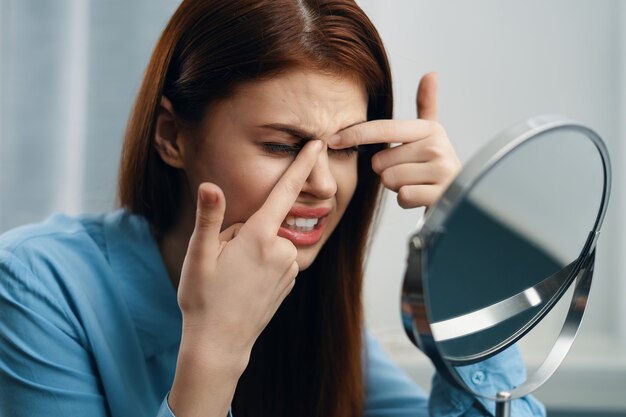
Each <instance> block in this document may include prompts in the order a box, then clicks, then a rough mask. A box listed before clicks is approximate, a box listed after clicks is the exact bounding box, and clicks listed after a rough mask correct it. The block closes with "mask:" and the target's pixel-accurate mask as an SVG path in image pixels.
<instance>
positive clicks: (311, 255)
mask: <svg viewBox="0 0 626 417" xmlns="http://www.w3.org/2000/svg"><path fill="white" fill-rule="evenodd" d="M318 253H319V249H318V248H315V249H313V248H308V249H298V257H297V258H296V263H297V264H298V270H299V271H304V270H305V269H307V268H309V267H310V266H311V265H313V261H315V258H317V255H318Z"/></svg>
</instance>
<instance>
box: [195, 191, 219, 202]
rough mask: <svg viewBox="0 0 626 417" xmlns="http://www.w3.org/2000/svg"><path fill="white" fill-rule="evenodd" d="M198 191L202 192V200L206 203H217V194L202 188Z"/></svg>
mask: <svg viewBox="0 0 626 417" xmlns="http://www.w3.org/2000/svg"><path fill="white" fill-rule="evenodd" d="M198 193H199V194H200V200H201V201H202V202H203V203H205V204H215V203H216V202H217V194H211V193H207V192H206V191H202V189H200V190H199V192H198Z"/></svg>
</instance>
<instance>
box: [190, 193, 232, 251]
mask: <svg viewBox="0 0 626 417" xmlns="http://www.w3.org/2000/svg"><path fill="white" fill-rule="evenodd" d="M225 209H226V199H225V198H224V193H223V192H222V189H221V188H220V187H218V186H217V185H215V184H212V183H209V182H205V183H202V184H200V187H198V206H197V208H196V226H195V228H194V231H193V236H192V238H191V239H192V242H191V243H192V244H193V245H194V246H196V249H199V250H200V251H201V252H204V253H206V252H209V253H215V254H217V252H218V250H219V246H220V243H219V242H220V240H219V235H220V230H221V228H222V223H223V222H224V211H225Z"/></svg>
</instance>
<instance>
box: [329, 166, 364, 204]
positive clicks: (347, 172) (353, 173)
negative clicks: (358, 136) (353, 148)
mask: <svg viewBox="0 0 626 417" xmlns="http://www.w3.org/2000/svg"><path fill="white" fill-rule="evenodd" d="M331 167H332V168H331V169H332V173H333V176H334V177H335V181H336V183H337V203H338V205H339V206H341V208H342V209H345V208H346V206H347V205H348V203H349V202H350V200H351V199H352V196H353V195H354V190H355V189H356V183H357V179H358V174H357V161H356V158H355V159H354V160H349V161H337V162H335V163H333V164H332V165H331Z"/></svg>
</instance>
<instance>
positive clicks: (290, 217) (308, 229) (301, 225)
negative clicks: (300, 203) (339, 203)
mask: <svg viewBox="0 0 626 417" xmlns="http://www.w3.org/2000/svg"><path fill="white" fill-rule="evenodd" d="M330 210H331V209H330V208H327V207H318V208H312V207H294V208H292V209H291V211H289V214H287V217H286V218H285V221H284V222H283V224H282V226H281V227H280V229H279V230H278V235H279V236H281V237H284V238H285V239H289V240H290V241H291V242H292V243H293V244H294V245H296V246H310V245H314V244H316V243H317V242H319V240H320V239H321V238H322V235H323V233H324V226H325V225H326V219H327V217H328V213H330Z"/></svg>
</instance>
